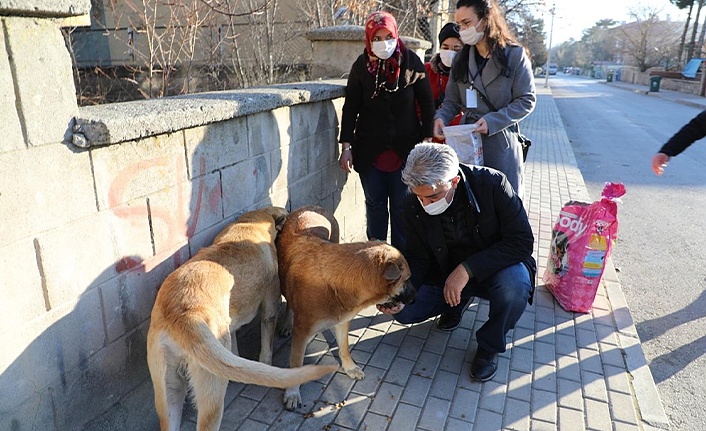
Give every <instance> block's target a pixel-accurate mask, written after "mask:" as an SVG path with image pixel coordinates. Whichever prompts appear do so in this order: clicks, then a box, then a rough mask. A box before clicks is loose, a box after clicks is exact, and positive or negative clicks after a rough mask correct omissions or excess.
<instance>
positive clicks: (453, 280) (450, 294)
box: [444, 264, 469, 307]
mask: <svg viewBox="0 0 706 431" xmlns="http://www.w3.org/2000/svg"><path fill="white" fill-rule="evenodd" d="M468 280H469V277H468V272H466V268H464V267H463V265H461V264H459V265H458V266H457V267H456V269H454V270H453V271H452V272H451V274H449V277H448V278H447V279H446V284H444V300H445V301H446V303H447V304H449V305H450V306H452V307H455V306H457V305H458V304H460V303H461V291H462V290H463V288H464V287H465V286H466V284H468Z"/></svg>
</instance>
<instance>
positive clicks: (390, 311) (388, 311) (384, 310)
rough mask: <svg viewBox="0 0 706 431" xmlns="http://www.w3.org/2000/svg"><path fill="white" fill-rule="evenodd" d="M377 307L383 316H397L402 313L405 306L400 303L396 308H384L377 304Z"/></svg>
mask: <svg viewBox="0 0 706 431" xmlns="http://www.w3.org/2000/svg"><path fill="white" fill-rule="evenodd" d="M376 307H377V309H378V311H379V312H381V313H383V314H397V313H399V312H400V311H402V309H403V308H404V304H403V303H401V302H400V303H399V304H397V305H395V306H394V307H383V306H382V305H380V304H377V305H376Z"/></svg>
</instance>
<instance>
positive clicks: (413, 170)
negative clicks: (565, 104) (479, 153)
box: [378, 143, 537, 381]
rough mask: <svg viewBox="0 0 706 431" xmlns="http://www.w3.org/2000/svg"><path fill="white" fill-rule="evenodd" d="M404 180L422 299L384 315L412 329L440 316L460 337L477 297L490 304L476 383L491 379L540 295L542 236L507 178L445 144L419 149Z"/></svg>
mask: <svg viewBox="0 0 706 431" xmlns="http://www.w3.org/2000/svg"><path fill="white" fill-rule="evenodd" d="M402 180H403V181H404V183H405V184H406V185H407V186H408V187H409V189H410V190H411V191H412V193H413V194H412V195H410V196H408V197H407V198H406V200H405V204H404V216H405V229H406V235H407V248H406V249H405V251H404V256H405V258H406V259H407V262H408V263H409V268H410V270H411V272H412V277H411V278H410V281H411V282H412V284H413V285H414V287H415V288H416V289H417V297H416V299H415V301H414V302H413V303H412V304H409V305H406V306H405V305H404V304H398V305H395V306H393V307H386V306H384V305H378V310H380V311H381V312H382V313H385V314H391V315H393V317H394V319H395V320H396V321H398V322H400V323H404V324H409V323H417V322H422V321H424V320H426V319H429V318H430V317H434V316H439V315H440V318H439V321H438V327H439V329H440V330H442V331H452V330H454V329H456V328H457V327H458V326H459V324H460V323H461V317H462V316H463V312H464V311H465V310H466V307H467V305H468V303H469V302H470V301H471V300H472V299H473V297H475V296H477V297H480V298H484V299H487V300H488V301H489V302H490V308H489V314H488V320H487V321H486V322H485V323H483V325H482V326H481V327H480V328H479V329H478V331H477V332H476V340H477V341H478V349H477V350H476V353H475V356H474V358H473V362H472V363H471V377H472V378H474V379H476V380H480V381H486V380H490V379H492V378H493V376H494V375H495V372H496V371H497V355H498V353H502V352H504V351H505V350H506V339H505V337H506V334H507V333H508V331H509V330H511V329H512V328H514V326H515V323H517V321H518V320H519V318H520V317H521V316H522V313H524V311H525V308H526V306H527V303H528V301H531V297H532V292H533V288H534V283H533V281H534V279H535V273H536V271H537V266H536V263H535V261H534V258H533V257H532V250H533V248H534V235H533V234H532V228H531V227H530V224H529V221H528V219H527V213H526V212H525V210H524V207H523V205H522V201H521V200H520V199H519V197H518V196H517V194H516V193H515V191H514V190H513V189H512V187H511V186H510V183H508V181H507V178H506V177H505V175H504V174H503V173H502V172H500V171H497V170H495V169H491V168H486V167H482V166H469V165H465V164H459V161H458V156H457V155H456V152H455V151H454V150H453V148H451V147H450V146H448V145H444V144H436V143H422V144H418V145H417V146H415V147H414V149H413V150H412V152H411V153H410V154H409V157H408V158H407V163H406V166H405V168H404V170H403V171H402Z"/></svg>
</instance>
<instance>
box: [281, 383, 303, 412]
mask: <svg viewBox="0 0 706 431" xmlns="http://www.w3.org/2000/svg"><path fill="white" fill-rule="evenodd" d="M301 406H302V396H301V394H300V393H299V389H292V388H287V389H285V391H284V408H285V409H287V410H289V411H292V410H294V409H298V408H299V407H301Z"/></svg>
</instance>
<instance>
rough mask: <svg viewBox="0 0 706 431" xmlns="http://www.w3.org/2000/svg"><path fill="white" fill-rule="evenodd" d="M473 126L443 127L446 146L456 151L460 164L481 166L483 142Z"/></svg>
mask: <svg viewBox="0 0 706 431" xmlns="http://www.w3.org/2000/svg"><path fill="white" fill-rule="evenodd" d="M475 130H476V125H475V124H461V125H458V126H446V127H444V137H445V138H446V145H448V146H450V147H451V148H453V149H454V150H455V151H456V154H457V155H458V160H459V161H460V162H461V163H466V164H471V165H478V166H483V141H482V140H481V137H480V133H476V132H475Z"/></svg>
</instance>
